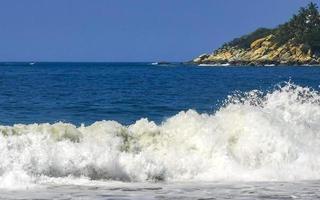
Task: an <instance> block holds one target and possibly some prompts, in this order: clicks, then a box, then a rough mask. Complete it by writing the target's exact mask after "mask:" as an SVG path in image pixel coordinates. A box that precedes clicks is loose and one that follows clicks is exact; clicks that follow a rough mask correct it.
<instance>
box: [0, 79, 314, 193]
mask: <svg viewBox="0 0 320 200" xmlns="http://www.w3.org/2000/svg"><path fill="white" fill-rule="evenodd" d="M227 102H228V103H226V104H225V105H224V106H222V107H221V108H220V109H219V110H218V111H217V112H216V113H214V114H199V113H197V112H196V111H194V110H189V111H186V112H180V113H178V114H177V115H175V116H173V117H171V118H169V119H167V120H166V121H164V122H163V123H162V124H161V125H156V124H155V123H154V122H152V121H148V120H147V119H140V120H139V121H137V122H136V123H134V124H132V125H130V126H123V125H121V124H119V123H118V122H115V121H100V122H96V123H94V124H92V125H90V126H86V127H85V126H81V127H76V126H74V125H72V124H66V123H56V124H31V125H22V124H17V125H14V126H0V161H1V162H0V187H9V186H8V184H9V185H10V184H11V185H16V182H15V181H18V182H19V183H22V184H24V182H28V181H29V182H32V183H37V181H38V182H39V181H40V182H41V181H43V180H44V177H47V178H61V177H73V178H74V177H86V178H88V179H91V180H121V181H161V180H164V181H190V180H191V181H193V180H197V181H198V180H201V181H217V180H230V181H242V180H244V181H268V180H306V179H319V178H320V133H319V130H320V103H319V102H320V95H319V93H318V92H317V91H315V90H312V89H310V88H306V87H300V86H297V85H294V84H290V83H288V84H286V85H284V86H282V87H279V88H278V89H275V90H274V91H272V92H269V93H266V94H263V93H262V92H259V91H251V92H248V93H245V94H241V95H239V94H238V95H233V96H232V97H230V98H229V100H228V101H227ZM20 175H22V176H20ZM18 177H19V178H18ZM18 185H19V184H18Z"/></svg>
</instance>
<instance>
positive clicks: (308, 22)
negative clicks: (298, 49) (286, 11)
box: [274, 3, 320, 50]
mask: <svg viewBox="0 0 320 200" xmlns="http://www.w3.org/2000/svg"><path fill="white" fill-rule="evenodd" d="M319 30H320V15H319V11H318V6H317V5H316V4H315V3H310V4H308V6H307V7H306V8H300V10H299V13H298V14H297V15H293V17H292V18H291V20H290V21H289V22H287V23H285V24H283V25H280V26H279V27H278V28H277V29H275V30H274V35H275V41H276V42H277V43H278V44H279V45H282V44H284V43H287V42H289V41H291V42H294V43H297V44H306V45H308V46H310V47H311V48H312V49H315V50H317V49H319V47H320V45H319V40H320V32H319Z"/></svg>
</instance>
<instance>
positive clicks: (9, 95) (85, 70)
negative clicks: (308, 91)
mask: <svg viewBox="0 0 320 200" xmlns="http://www.w3.org/2000/svg"><path fill="white" fill-rule="evenodd" d="M289 80H291V81H292V82H294V83H296V84H298V85H301V86H309V87H313V88H314V89H318V86H319V84H320V68H318V67H198V66H187V65H179V64H176V65H172V66H153V65H151V64H150V63H35V64H33V65H31V64H30V63H1V66H0V124H1V125H12V124H16V123H24V124H30V123H43V122H50V123H54V122H58V121H62V122H70V123H74V124H77V125H79V124H81V123H84V124H86V125H88V124H91V123H93V122H95V121H100V120H116V121H118V122H120V123H123V124H131V123H133V122H135V121H136V120H138V119H140V118H149V119H150V120H154V121H156V122H157V123H161V121H163V120H165V119H166V118H167V117H170V116H172V115H174V114H176V113H178V112H179V111H182V110H188V109H195V110H197V111H198V112H206V113H212V112H214V111H215V110H217V109H219V107H220V106H221V104H222V103H223V101H224V100H225V99H226V98H227V96H228V95H230V94H233V92H235V91H242V92H246V91H250V90H253V89H259V90H262V91H267V90H273V88H274V87H275V86H276V85H277V84H279V83H283V82H284V81H289Z"/></svg>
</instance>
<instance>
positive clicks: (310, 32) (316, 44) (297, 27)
mask: <svg viewBox="0 0 320 200" xmlns="http://www.w3.org/2000/svg"><path fill="white" fill-rule="evenodd" d="M271 34H272V35H274V37H273V41H274V42H275V43H276V44H278V45H279V46H280V45H283V44H285V43H287V42H292V43H295V44H304V45H305V46H306V47H307V48H308V49H311V50H312V51H313V52H318V53H319V52H320V14H319V10H318V7H317V5H316V4H315V3H310V4H308V6H307V7H306V8H300V10H299V12H298V14H295V15H293V17H292V18H291V19H290V20H289V21H288V22H287V23H285V24H282V25H280V26H278V27H277V28H275V29H267V28H259V29H257V30H256V31H254V32H252V33H250V34H248V35H245V36H242V37H240V38H236V39H234V40H233V41H231V42H229V43H226V44H224V45H223V47H228V46H229V47H230V46H231V47H237V48H241V49H248V48H250V44H251V43H252V42H253V41H255V40H257V39H259V38H263V37H266V36H268V35H271Z"/></svg>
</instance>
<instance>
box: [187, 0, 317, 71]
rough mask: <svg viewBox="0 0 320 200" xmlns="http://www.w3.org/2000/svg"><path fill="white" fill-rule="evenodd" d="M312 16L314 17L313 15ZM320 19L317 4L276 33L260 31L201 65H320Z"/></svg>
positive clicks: (200, 58)
mask: <svg viewBox="0 0 320 200" xmlns="http://www.w3.org/2000/svg"><path fill="white" fill-rule="evenodd" d="M311 14H312V15H311ZM319 52H320V15H319V12H318V9H317V7H316V5H315V4H313V3H311V4H309V6H308V7H307V8H301V10H300V11H299V14H298V15H294V17H293V18H292V19H291V20H290V21H289V22H287V23H286V24H283V25H280V26H279V27H277V28H275V29H258V30H257V31H255V32H253V33H251V34H249V35H246V36H243V37H241V38H237V39H235V40H233V41H231V42H229V43H226V44H224V45H223V46H222V47H221V48H219V49H217V50H216V51H214V52H213V53H212V54H203V55H200V56H198V57H197V58H195V59H193V62H194V63H197V64H231V65H320V53H319Z"/></svg>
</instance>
